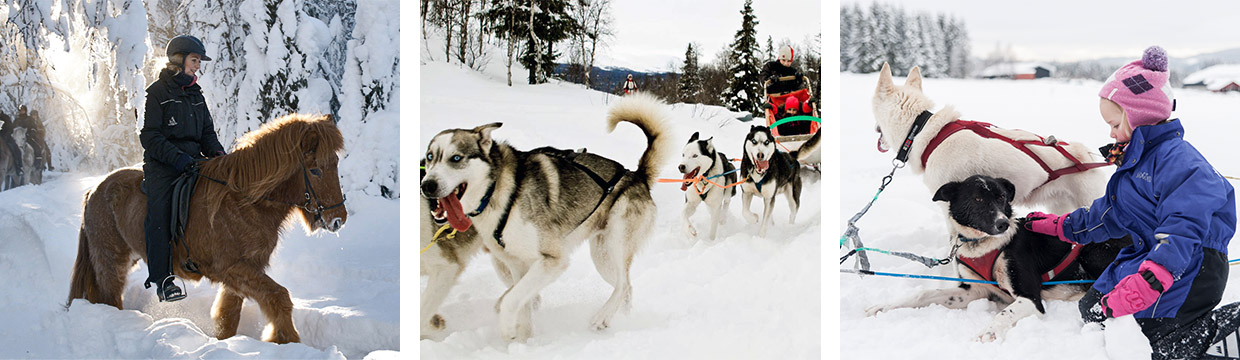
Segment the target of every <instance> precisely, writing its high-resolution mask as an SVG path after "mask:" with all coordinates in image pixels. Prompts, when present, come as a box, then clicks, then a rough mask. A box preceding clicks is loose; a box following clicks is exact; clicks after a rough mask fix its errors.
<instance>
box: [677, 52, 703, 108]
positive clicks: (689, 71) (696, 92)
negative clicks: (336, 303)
mask: <svg viewBox="0 0 1240 360" xmlns="http://www.w3.org/2000/svg"><path fill="white" fill-rule="evenodd" d="M698 57H699V56H698V52H697V48H695V47H693V43H689V48H688V49H687V50H685V63H684V65H682V66H681V67H680V99H679V100H680V101H682V102H686V103H700V102H701V96H702V78H701V74H700V72H701V70H700V69H699V67H698Z"/></svg>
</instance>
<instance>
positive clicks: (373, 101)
mask: <svg viewBox="0 0 1240 360" xmlns="http://www.w3.org/2000/svg"><path fill="white" fill-rule="evenodd" d="M397 6H399V2H398V0H366V1H362V2H359V3H357V13H356V16H357V19H358V21H357V26H356V27H354V28H353V30H352V32H351V33H350V35H349V38H350V39H349V41H348V51H347V54H348V60H347V62H346V64H345V66H344V69H345V73H344V76H343V90H342V94H341V96H340V98H341V99H342V103H343V106H342V107H341V109H340V119H339V125H340V132H341V134H342V135H344V139H345V148H346V149H347V150H348V152H347V153H346V154H345V156H344V158H343V159H342V160H341V161H340V167H341V171H340V176H341V185H342V186H344V187H345V191H346V192H348V191H350V190H353V191H362V192H365V193H367V194H371V195H381V196H385V197H389V198H398V197H400V154H399V149H400V132H399V131H393V130H394V129H397V128H399V127H400V46H399V44H400V20H399V18H398V17H393V16H390V15H389V9H393V8H396V7H397Z"/></svg>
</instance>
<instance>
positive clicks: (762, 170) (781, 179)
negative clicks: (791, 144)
mask: <svg viewBox="0 0 1240 360" xmlns="http://www.w3.org/2000/svg"><path fill="white" fill-rule="evenodd" d="M819 137H820V133H814V135H813V136H812V137H810V138H809V140H806V141H805V143H804V144H802V145H801V147H800V148H798V149H797V150H793V151H792V152H783V151H780V149H779V145H777V144H776V143H775V136H774V135H771V129H770V128H768V127H765V126H756V125H755V126H752V127H750V128H749V135H746V136H745V146H744V156H742V157H741V171H740V173H741V178H743V179H744V180H745V182H744V183H742V184H741V185H740V187H741V204H742V207H741V215H744V216H745V219H746V220H749V222H750V223H759V224H760V225H759V227H758V236H761V237H766V227H767V225H768V224H770V223H771V222H772V221H773V220H772V219H771V211H773V210H774V209H775V197H776V196H778V195H779V194H784V198H786V199H787V200H788V209H789V210H791V211H792V215H791V216H789V217H788V223H789V224H792V223H795V222H796V218H797V209H799V208H800V207H801V175H800V169H801V161H803V160H805V159H804V158H803V157H807V156H808V155H810V154H813V153H814V152H815V151H817V148H818V140H819ZM755 195H756V196H758V197H759V198H761V199H762V218H761V219H760V220H759V218H758V214H755V213H753V211H751V210H750V208H749V204H750V203H751V202H752V201H753V197H754V196H755Z"/></svg>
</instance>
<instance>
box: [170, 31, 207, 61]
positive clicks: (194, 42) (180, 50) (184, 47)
mask: <svg viewBox="0 0 1240 360" xmlns="http://www.w3.org/2000/svg"><path fill="white" fill-rule="evenodd" d="M164 52H165V53H166V54H167V55H168V57H172V55H174V54H187V55H188V54H191V53H194V54H198V55H202V61H211V57H210V56H207V47H206V46H203V45H202V40H198V38H196V37H194V36H193V35H180V36H177V37H174V38H172V40H168V48H167V50H166V51H164Z"/></svg>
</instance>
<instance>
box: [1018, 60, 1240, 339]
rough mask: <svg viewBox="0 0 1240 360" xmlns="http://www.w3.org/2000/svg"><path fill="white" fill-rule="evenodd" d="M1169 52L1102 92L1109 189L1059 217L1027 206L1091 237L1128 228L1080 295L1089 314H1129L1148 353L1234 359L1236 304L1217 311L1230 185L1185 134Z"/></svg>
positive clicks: (1050, 222) (1232, 210) (1068, 231)
mask: <svg viewBox="0 0 1240 360" xmlns="http://www.w3.org/2000/svg"><path fill="white" fill-rule="evenodd" d="M1168 77H1169V73H1168V71H1167V55H1166V52H1165V51H1163V49H1162V48H1160V47H1157V46H1153V47H1150V48H1149V49H1146V50H1145V54H1144V56H1142V59H1141V60H1137V61H1133V62H1132V63H1130V64H1128V65H1124V66H1123V67H1121V68H1119V70H1116V71H1115V73H1114V74H1112V75H1111V77H1110V78H1109V79H1107V81H1106V83H1105V84H1104V85H1103V86H1102V90H1101V91H1100V92H1099V94H1098V95H1099V96H1100V97H1101V100H1100V105H1099V107H1100V111H1101V113H1102V118H1103V120H1104V121H1106V123H1107V125H1108V126H1110V128H1111V137H1112V138H1114V139H1115V140H1116V143H1115V144H1114V145H1111V146H1109V147H1108V148H1104V152H1105V153H1108V154H1105V155H1108V156H1107V159H1108V161H1110V162H1112V163H1114V164H1115V165H1116V166H1118V168H1117V169H1116V170H1115V174H1114V175H1112V176H1111V179H1110V180H1109V181H1108V182H1107V188H1106V195H1105V196H1103V197H1102V198H1099V199H1097V200H1095V201H1094V203H1093V204H1092V205H1090V206H1089V207H1085V208H1080V209H1077V210H1076V211H1073V212H1071V213H1068V214H1064V215H1052V214H1044V213H1040V212H1035V213H1030V214H1029V217H1030V218H1039V217H1040V218H1042V219H1040V220H1035V221H1032V222H1031V223H1030V229H1031V230H1033V231H1036V232H1040V233H1044V234H1050V235H1057V236H1059V239H1060V240H1063V241H1067V242H1073V243H1079V244H1090V243H1096V242H1103V241H1107V240H1109V239H1113V238H1122V237H1124V236H1130V237H1131V238H1132V245H1130V246H1128V247H1126V248H1124V249H1123V250H1122V251H1120V253H1119V255H1118V256H1117V257H1116V258H1115V262H1113V263H1111V265H1110V266H1109V267H1107V269H1106V271H1105V272H1104V273H1103V274H1102V276H1101V277H1100V278H1099V279H1098V281H1097V282H1095V283H1094V285H1093V287H1092V288H1091V289H1090V290H1089V292H1088V293H1086V295H1085V296H1084V297H1082V298H1081V300H1080V309H1081V316H1082V317H1083V318H1084V319H1085V321H1087V322H1101V321H1103V320H1105V319H1106V318H1107V317H1119V316H1124V315H1130V314H1131V315H1133V316H1134V317H1135V318H1136V320H1137V323H1138V324H1140V325H1141V330H1142V332H1144V333H1145V335H1146V337H1148V338H1149V341H1150V345H1151V347H1152V348H1153V350H1154V354H1153V357H1154V358H1155V359H1160V358H1194V359H1197V358H1209V357H1214V358H1229V359H1235V358H1240V353H1238V352H1237V349H1240V347H1238V345H1240V341H1237V334H1236V333H1235V330H1236V322H1237V321H1236V318H1237V311H1236V308H1237V306H1240V303H1237V304H1231V305H1227V306H1224V307H1223V308H1220V309H1218V310H1215V309H1214V307H1215V306H1216V305H1218V303H1219V301H1220V300H1221V299H1222V296H1223V288H1224V287H1225V286H1226V284H1227V272H1228V269H1227V243H1228V242H1229V241H1231V237H1232V236H1233V235H1235V232H1236V198H1235V191H1234V189H1233V188H1232V186H1231V184H1229V183H1228V182H1227V180H1226V179H1224V178H1223V176H1222V175H1220V174H1219V173H1218V172H1216V171H1215V170H1214V167H1213V166H1211V165H1210V163H1209V162H1207V161H1206V159H1205V157H1203V156H1202V155H1201V153H1200V152H1198V151H1197V149H1196V148H1194V147H1193V146H1192V145H1191V144H1189V143H1188V142H1187V141H1185V140H1184V127H1183V126H1182V124H1181V122H1180V120H1179V119H1169V118H1170V116H1171V111H1172V110H1173V108H1174V104H1175V102H1174V100H1173V98H1172V97H1171V88H1170V86H1169V85H1168Z"/></svg>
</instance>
